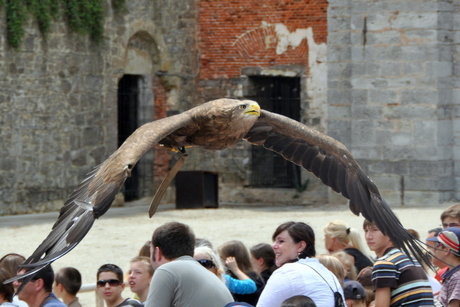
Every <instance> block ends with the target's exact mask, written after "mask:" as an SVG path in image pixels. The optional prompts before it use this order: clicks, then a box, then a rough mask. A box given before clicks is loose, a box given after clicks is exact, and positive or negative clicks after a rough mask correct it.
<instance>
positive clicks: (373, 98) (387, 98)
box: [369, 90, 399, 105]
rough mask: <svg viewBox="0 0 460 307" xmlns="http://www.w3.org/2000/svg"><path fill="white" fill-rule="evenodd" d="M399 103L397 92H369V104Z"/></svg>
mask: <svg viewBox="0 0 460 307" xmlns="http://www.w3.org/2000/svg"><path fill="white" fill-rule="evenodd" d="M397 101H399V97H398V92H397V91H395V90H372V91H369V103H373V104H379V105H386V104H392V103H395V102H397Z"/></svg>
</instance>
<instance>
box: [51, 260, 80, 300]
mask: <svg viewBox="0 0 460 307" xmlns="http://www.w3.org/2000/svg"><path fill="white" fill-rule="evenodd" d="M80 287H81V274H80V272H79V271H78V270H77V269H75V268H72V267H66V268H62V269H60V270H59V271H58V272H57V273H56V274H55V275H54V284H53V292H54V294H56V296H57V297H58V298H60V299H62V301H63V302H64V304H66V305H67V306H68V307H81V304H80V302H79V301H78V297H77V293H78V291H79V290H80Z"/></svg>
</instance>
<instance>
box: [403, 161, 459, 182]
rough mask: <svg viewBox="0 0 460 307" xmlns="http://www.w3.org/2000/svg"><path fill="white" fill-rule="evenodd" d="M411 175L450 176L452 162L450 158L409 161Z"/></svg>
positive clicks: (428, 176)
mask: <svg viewBox="0 0 460 307" xmlns="http://www.w3.org/2000/svg"><path fill="white" fill-rule="evenodd" d="M409 172H410V176H411V177H414V178H416V177H427V178H431V177H433V178H434V177H436V178H437V177H448V176H452V162H451V161H448V160H440V161H439V160H437V161H409Z"/></svg>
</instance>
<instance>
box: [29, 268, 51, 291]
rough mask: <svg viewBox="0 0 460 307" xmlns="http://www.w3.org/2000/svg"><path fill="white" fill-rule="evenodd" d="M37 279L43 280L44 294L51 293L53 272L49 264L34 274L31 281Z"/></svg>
mask: <svg viewBox="0 0 460 307" xmlns="http://www.w3.org/2000/svg"><path fill="white" fill-rule="evenodd" d="M39 279H43V288H44V289H45V291H46V292H52V291H53V282H54V271H53V268H52V267H51V265H50V264H49V265H47V266H45V267H44V268H43V269H41V270H40V271H38V272H37V273H35V274H34V277H33V278H32V281H33V280H39Z"/></svg>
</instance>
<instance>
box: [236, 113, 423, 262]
mask: <svg viewBox="0 0 460 307" xmlns="http://www.w3.org/2000/svg"><path fill="white" fill-rule="evenodd" d="M244 139H245V140H246V141H248V142H249V143H252V144H254V145H263V146H264V147H265V148H266V149H269V150H272V151H274V152H276V153H278V154H280V155H282V156H283V157H284V158H285V159H286V160H289V161H291V162H293V163H295V164H297V165H300V166H302V167H303V168H304V169H306V170H308V171H310V172H312V173H313V174H314V175H315V176H316V177H318V178H319V179H321V181H322V182H323V183H324V184H326V185H327V186H329V187H330V188H331V189H332V190H334V191H335V192H337V193H341V194H342V195H343V196H344V197H345V198H347V199H349V200H350V210H351V211H352V212H353V213H354V214H356V215H359V214H360V213H361V214H362V215H363V216H364V217H365V218H366V219H367V220H369V221H371V222H373V223H375V224H376V225H377V227H378V228H379V229H380V230H381V231H382V233H384V234H385V235H387V236H388V237H390V239H391V241H392V242H393V244H395V246H396V247H398V248H400V249H402V250H403V251H404V252H405V253H406V254H408V255H409V254H413V255H414V256H415V257H417V260H419V261H420V262H421V263H426V264H427V265H429V266H431V262H430V261H429V258H428V257H425V254H426V253H425V249H424V248H423V247H422V246H421V245H420V243H419V242H418V241H417V240H416V239H414V237H413V236H412V235H411V234H410V233H409V232H408V231H407V230H406V229H405V228H404V227H403V226H402V225H401V223H400V221H399V220H398V218H397V217H396V215H395V214H394V213H393V211H392V210H391V209H390V207H389V206H388V204H387V203H386V202H385V200H384V199H383V198H382V196H381V195H380V192H379V190H378V189H377V187H376V185H375V184H374V183H373V182H372V181H371V180H370V179H369V177H368V176H367V175H366V174H365V173H364V172H363V171H362V169H361V168H360V166H359V165H358V163H357V162H356V161H355V160H354V159H353V157H352V155H351V153H350V152H349V151H348V149H347V148H346V147H345V146H344V145H343V144H342V143H340V142H339V141H337V140H335V139H333V138H331V137H329V136H327V135H324V134H322V133H320V132H318V131H316V130H313V129H311V128H309V127H307V126H305V125H303V124H301V123H299V122H297V121H295V120H292V119H290V118H288V117H285V116H282V115H279V114H275V113H271V112H268V111H265V110H262V111H261V115H260V117H259V119H258V120H257V122H256V123H255V124H254V126H253V127H252V128H251V129H250V130H249V132H248V133H247V134H246V136H245V137H244Z"/></svg>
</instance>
